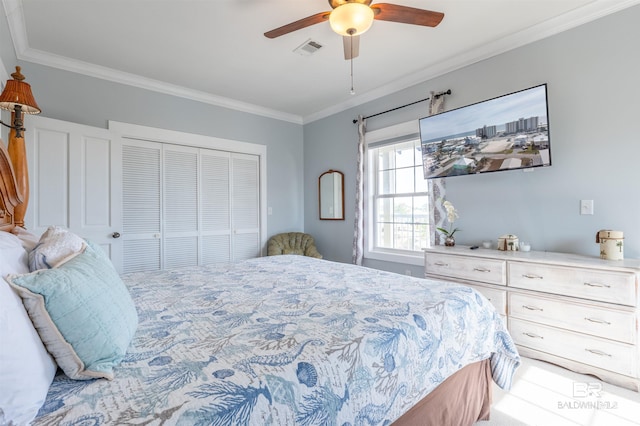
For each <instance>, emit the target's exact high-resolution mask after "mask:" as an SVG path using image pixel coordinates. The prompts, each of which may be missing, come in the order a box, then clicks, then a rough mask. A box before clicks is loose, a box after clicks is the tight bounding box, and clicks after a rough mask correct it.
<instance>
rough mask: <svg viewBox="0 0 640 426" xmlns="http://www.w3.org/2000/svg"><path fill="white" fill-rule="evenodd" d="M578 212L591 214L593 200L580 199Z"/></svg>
mask: <svg viewBox="0 0 640 426" xmlns="http://www.w3.org/2000/svg"><path fill="white" fill-rule="evenodd" d="M580 214H593V200H580Z"/></svg>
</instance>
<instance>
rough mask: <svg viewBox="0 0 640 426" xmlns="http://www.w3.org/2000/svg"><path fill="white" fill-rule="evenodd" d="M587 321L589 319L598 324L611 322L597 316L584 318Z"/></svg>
mask: <svg viewBox="0 0 640 426" xmlns="http://www.w3.org/2000/svg"><path fill="white" fill-rule="evenodd" d="M585 319H586V320H587V321H591V322H597V323H598V324H607V325H611V323H610V322H609V321H605V320H601V319H598V318H585Z"/></svg>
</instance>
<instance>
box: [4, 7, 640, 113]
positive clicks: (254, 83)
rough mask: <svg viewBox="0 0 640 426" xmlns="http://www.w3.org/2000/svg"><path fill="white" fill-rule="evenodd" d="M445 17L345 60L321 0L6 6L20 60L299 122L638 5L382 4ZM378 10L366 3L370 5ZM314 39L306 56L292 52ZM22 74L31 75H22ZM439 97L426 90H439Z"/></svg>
mask: <svg viewBox="0 0 640 426" xmlns="http://www.w3.org/2000/svg"><path fill="white" fill-rule="evenodd" d="M384 1H387V2H390V3H395V4H400V5H404V6H411V7H416V8H421V9H429V10H435V11H440V12H443V13H444V14H445V17H444V19H443V21H442V23H441V24H440V25H439V26H438V27H436V28H428V27H420V26H415V25H408V24H399V23H393V22H384V21H375V22H374V24H373V26H372V27H371V29H370V30H369V31H368V32H367V33H365V34H363V35H362V36H361V41H360V56H359V57H358V58H356V59H355V60H354V63H353V68H354V79H355V90H356V94H355V95H350V94H349V89H350V85H351V82H350V77H349V75H350V64H349V62H348V61H345V60H344V58H343V52H342V39H341V37H340V36H339V35H337V34H335V33H333V32H332V30H331V29H330V27H329V24H328V23H327V22H324V23H320V24H317V25H314V26H311V27H308V28H305V29H302V30H298V31H296V32H293V33H290V34H287V35H285V36H282V37H279V38H276V39H268V38H266V37H264V35H263V33H264V32H266V31H268V30H271V29H274V28H277V27H279V26H282V25H284V24H287V23H289V22H292V21H295V20H297V19H301V18H303V17H307V16H310V15H313V14H316V13H318V12H323V11H328V10H330V9H331V8H330V6H329V4H328V2H327V0H3V3H4V8H5V12H6V14H7V16H8V20H9V27H10V30H11V34H12V37H13V42H14V46H15V48H16V54H17V56H18V59H20V60H24V61H29V62H35V63H40V64H43V65H48V66H52V67H56V68H61V69H65V70H69V71H74V72H79V73H83V74H87V75H91V76H95V77H100V78H105V79H108V80H112V81H117V82H121V83H125V84H130V85H134V86H139V87H144V88H148V89H151V90H156V91H160V92H165V93H170V94H174V95H178V96H183V97H186V98H191V99H196V100H199V101H202V102H207V103H211V104H215V105H222V106H226V107H230V108H234V109H238V110H242V111H248V112H252V113H257V114H261V115H264V116H268V117H274V118H279V119H283V120H287V121H292V122H297V123H305V122H309V121H313V120H315V119H318V118H322V117H324V116H328V115H330V114H333V113H336V112H339V111H342V110H344V109H346V108H349V107H351V106H354V105H357V104H360V103H363V102H366V101H370V100H372V99H375V98H378V97H380V96H384V95H386V94H389V93H392V92H395V91H397V90H400V89H403V88H406V87H409V86H411V85H413V84H416V83H419V82H421V81H425V80H427V79H429V78H432V77H435V76H437V75H440V74H443V73H445V72H449V71H451V70H453V69H456V68H459V67H462V66H465V65H468V64H471V63H474V62H477V61H479V60H482V59H485V58H487V57H490V56H493V55H495V54H498V53H501V52H504V51H506V50H510V49H512V48H516V47H519V46H522V45H524V44H527V43H530V42H532V41H535V40H538V39H541V38H544V37H547V36H550V35H552V34H555V33H558V32H561V31H564V30H567V29H569V28H572V27H575V26H577V25H580V24H583V23H585V22H588V21H591V20H593V19H597V18H599V17H602V16H604V15H607V14H610V13H613V12H616V11H618V10H621V9H624V8H626V7H630V6H632V5H634V4H638V3H640V0H384ZM376 2H378V1H376V0H374V3H376ZM308 39H312V40H314V41H316V42H318V43H320V44H321V45H323V47H322V48H321V49H320V50H319V51H317V52H316V53H315V54H313V55H311V56H301V55H299V54H296V53H294V52H293V50H294V49H295V48H296V47H298V46H299V45H301V44H303V43H304V42H305V41H307V40H308ZM27 72H28V71H27ZM437 89H438V88H434V90H437Z"/></svg>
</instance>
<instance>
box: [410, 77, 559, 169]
mask: <svg viewBox="0 0 640 426" xmlns="http://www.w3.org/2000/svg"><path fill="white" fill-rule="evenodd" d="M547 117H548V106H547V85H546V84H542V85H539V86H535V87H531V88H529V89H525V90H521V91H518V92H514V93H510V94H508V95H504V96H500V97H497V98H493V99H488V100H486V101H482V102H478V103H475V104H472V105H467V106H465V107H461V108H457V109H454V110H451V111H446V112H442V113H440V114H435V115H431V116H428V117H424V118H421V119H420V141H421V146H422V165H423V168H424V177H425V179H431V178H442V177H448V176H460V175H470V174H477V173H487V172H497V171H503V170H514V169H527V168H531V167H544V166H550V165H551V152H550V140H549V121H548V119H547Z"/></svg>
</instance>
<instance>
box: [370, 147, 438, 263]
mask: <svg viewBox="0 0 640 426" xmlns="http://www.w3.org/2000/svg"><path fill="white" fill-rule="evenodd" d="M367 158H368V161H367V167H368V170H369V173H368V175H367V181H366V190H367V195H368V197H367V199H368V203H367V204H368V205H367V209H368V211H367V213H368V214H367V216H368V220H367V223H369V227H368V229H367V234H366V236H365V243H366V246H367V253H366V254H365V255H366V256H367V257H369V258H373V259H380V260H390V261H401V262H404V263H415V259H419V261H420V262H422V249H423V248H425V247H427V246H428V244H429V194H428V185H427V180H425V179H424V175H423V169H422V151H421V148H420V138H419V137H418V136H416V135H412V136H410V137H405V138H402V139H401V140H395V141H393V142H381V143H378V144H375V145H373V146H371V145H370V146H369V149H368V157H367ZM412 258H413V260H412ZM419 264H421V263H419Z"/></svg>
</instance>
